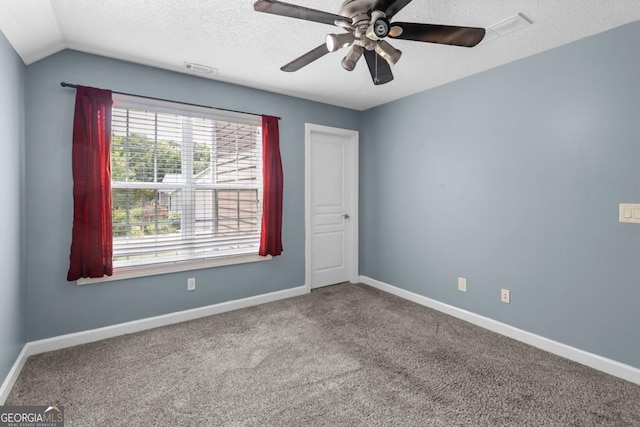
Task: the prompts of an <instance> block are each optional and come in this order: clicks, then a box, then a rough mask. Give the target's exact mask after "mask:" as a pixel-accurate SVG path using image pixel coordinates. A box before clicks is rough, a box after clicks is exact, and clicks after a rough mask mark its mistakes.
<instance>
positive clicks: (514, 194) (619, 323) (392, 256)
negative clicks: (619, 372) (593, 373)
mask: <svg viewBox="0 0 640 427" xmlns="http://www.w3.org/2000/svg"><path fill="white" fill-rule="evenodd" d="M638 41H640V23H634V24H631V25H627V26H624V27H621V28H618V29H615V30H613V31H609V32H607V33H604V34H600V35H597V36H594V37H590V38H587V39H583V40H581V41H578V42H576V43H572V44H569V45H566V46H563V47H560V48H557V49H554V50H552V51H548V52H545V53H542V54H539V55H536V56H533V57H529V58H526V59H524V60H520V61H517V62H515V63H511V64H508V65H506V66H502V67H499V68H496V69H493V70H489V71H487V72H484V73H482V74H479V75H475V76H472V77H470V78H466V79H463V80H460V81H457V82H454V83H451V84H448V85H445V86H442V87H439V88H436V89H433V90H429V91H426V92H423V93H420V94H418V95H414V96H411V97H408V98H404V99H402V100H399V101H396V102H393V103H390V104H386V105H383V106H380V107H378V108H375V109H371V110H368V111H366V112H364V113H363V114H362V121H361V126H360V130H361V142H362V143H361V147H360V152H361V158H360V162H361V163H360V170H361V175H360V189H361V195H360V203H361V205H360V206H361V222H360V224H361V228H360V236H361V237H360V273H361V274H363V275H366V276H370V277H372V278H374V279H378V280H381V281H383V282H387V283H390V284H392V285H396V286H399V287H401V288H404V289H407V290H410V291H413V292H416V293H418V294H421V295H424V296H427V297H430V298H433V299H436V300H438V301H441V302H444V303H447V304H451V305H454V306H456V307H460V308H462V309H466V310H469V311H472V312H475V313H478V314H481V315H484V316H487V317H490V318H493V319H496V320H498V321H500V322H505V323H507V324H509V325H513V326H515V327H517V328H521V329H524V330H526V331H530V332H533V333H535V334H539V335H542V336H544V337H548V338H551V339H553V340H557V341H560V342H562V343H565V344H568V345H571V346H575V347H578V348H581V349H584V350H587V351H590V352H593V353H595V354H599V355H602V356H605V357H609V358H612V359H615V360H617V361H620V362H623V363H626V364H629V365H632V366H635V367H638V368H640V334H639V332H638V325H640V310H639V309H638V307H639V305H638V304H639V303H640V250H639V249H638V248H639V247H640V225H630V224H621V223H619V222H618V204H619V203H622V202H627V203H640V49H638V47H637V44H638ZM494 43H500V41H499V40H498V41H495V42H494ZM479 48H480V49H481V47H479ZM458 277H466V278H467V280H468V292H467V293H462V292H459V291H457V278H458ZM500 288H509V289H511V304H510V305H507V304H503V303H501V302H500V300H499V294H500Z"/></svg>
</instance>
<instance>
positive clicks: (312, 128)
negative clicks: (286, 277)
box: [304, 123, 360, 292]
mask: <svg viewBox="0 0 640 427" xmlns="http://www.w3.org/2000/svg"><path fill="white" fill-rule="evenodd" d="M313 132H322V133H329V134H333V135H339V136H343V137H344V136H346V137H347V138H348V139H349V143H350V144H353V146H354V147H353V148H354V156H353V162H354V164H353V165H351V166H352V167H353V176H354V181H355V182H353V189H354V194H353V213H351V212H349V215H350V221H351V224H352V226H353V240H354V241H353V245H352V247H353V253H352V254H351V255H352V257H353V263H352V266H351V269H350V270H351V271H350V272H349V281H350V282H351V283H357V282H358V263H359V262H358V242H359V238H358V228H359V217H360V215H359V210H358V203H359V186H358V183H359V170H358V165H359V132H358V131H357V130H351V129H341V128H335V127H330V126H323V125H317V124H314V123H305V125H304V229H305V233H304V234H305V257H304V271H305V274H304V285H305V287H306V288H307V291H309V292H310V291H311V258H312V255H313V254H312V249H311V248H312V246H311V134H312V133H313Z"/></svg>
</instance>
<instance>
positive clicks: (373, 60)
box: [364, 49, 393, 86]
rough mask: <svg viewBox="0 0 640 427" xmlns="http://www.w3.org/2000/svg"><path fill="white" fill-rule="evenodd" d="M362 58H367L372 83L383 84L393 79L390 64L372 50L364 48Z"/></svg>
mask: <svg viewBox="0 0 640 427" xmlns="http://www.w3.org/2000/svg"><path fill="white" fill-rule="evenodd" d="M364 59H366V60H367V66H368V67H369V73H371V78H372V79H373V84H374V85H376V86H377V85H383V84H385V83H389V82H390V81H391V80H393V73H392V72H391V66H390V65H389V63H388V62H387V61H385V59H384V58H383V57H381V56H380V55H378V54H377V53H375V52H374V51H372V50H366V49H365V51H364Z"/></svg>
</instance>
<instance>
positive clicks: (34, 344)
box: [0, 286, 309, 405]
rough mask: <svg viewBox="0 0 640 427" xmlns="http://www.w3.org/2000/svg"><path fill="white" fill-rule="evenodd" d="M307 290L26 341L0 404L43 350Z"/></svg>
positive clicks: (300, 288) (1, 390)
mask: <svg viewBox="0 0 640 427" xmlns="http://www.w3.org/2000/svg"><path fill="white" fill-rule="evenodd" d="M308 293H309V289H308V288H307V287H306V286H298V287H296V288H291V289H285V290H282V291H277V292H270V293H268V294H262V295H256V296H253V297H248V298H242V299H239V300H234V301H228V302H223V303H219V304H213V305H208V306H206V307H198V308H193V309H190V310H184V311H178V312H175V313H169V314H164V315H161V316H155V317H148V318H145V319H140V320H134V321H132V322H126V323H120V324H117V325H112V326H106V327H104V328H98V329H91V330H88V331H82V332H75V333H72V334H67V335H60V336H57V337H53V338H46V339H42V340H37V341H31V342H28V343H26V344H25V345H24V347H23V348H22V351H21V352H20V355H18V358H17V360H16V362H15V363H14V364H13V367H12V368H11V370H10V371H9V374H8V375H7V377H6V379H5V380H4V382H3V383H2V386H0V405H4V402H5V401H6V400H7V397H9V392H10V391H11V389H12V388H13V385H14V384H15V382H16V380H17V379H18V375H20V371H21V370H22V367H23V366H24V364H25V362H26V361H27V358H28V357H29V356H33V355H35V354H40V353H45V352H47V351H54V350H60V349H63V348H68V347H73V346H76V345H80V344H87V343H90V342H95V341H100V340H104V339H107V338H113V337H117V336H120V335H125V334H132V333H135V332H140V331H144V330H147V329H153V328H157V327H160V326H166V325H172V324H174V323H181V322H186V321H188V320H194V319H199V318H201V317H206V316H211V315H213V314H219V313H225V312H228V311H233V310H238V309H241V308H247V307H253V306H256V305H260V304H266V303H269V302H273V301H278V300H282V299H286V298H292V297H296V296H300V295H305V294H308Z"/></svg>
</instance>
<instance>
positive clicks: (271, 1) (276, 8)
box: [253, 0, 351, 25]
mask: <svg viewBox="0 0 640 427" xmlns="http://www.w3.org/2000/svg"><path fill="white" fill-rule="evenodd" d="M253 9H254V10H255V11H257V12H264V13H271V14H274V15H280V16H288V17H289V18H297V19H304V20H305V21H314V22H320V23H322V24H329V25H335V24H334V22H335V21H345V22H347V23H350V22H351V20H350V19H349V18H346V17H344V16H340V15H334V14H333V13H328V12H323V11H321V10H316V9H309V8H308V7H302V6H297V5H295V4H289V3H284V2H281V1H277V0H258V1H257V2H255V3H254V4H253Z"/></svg>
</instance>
